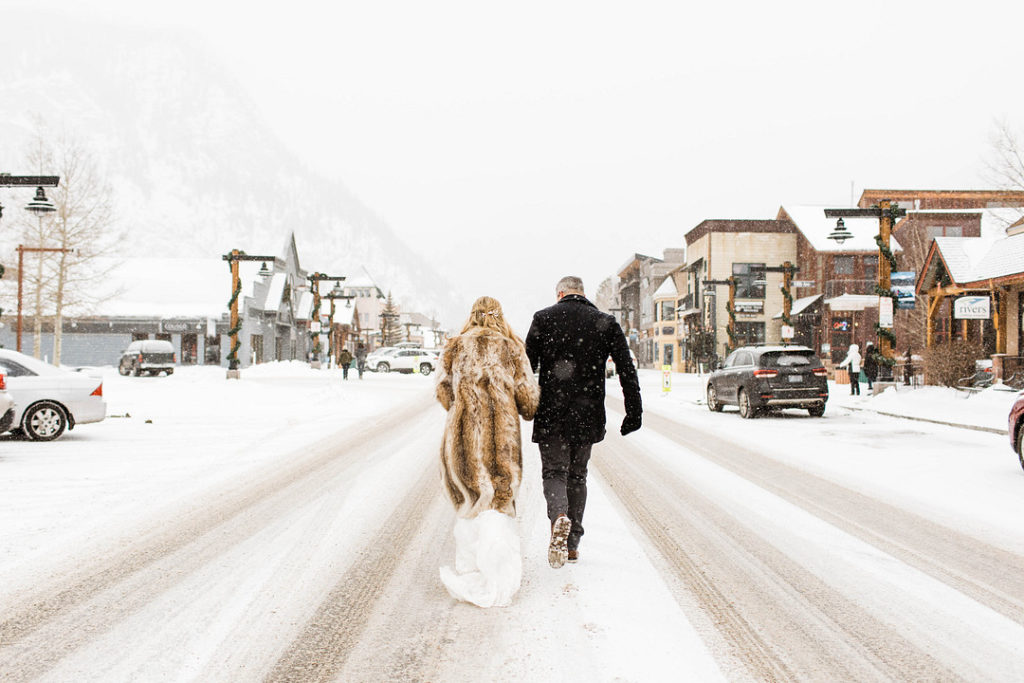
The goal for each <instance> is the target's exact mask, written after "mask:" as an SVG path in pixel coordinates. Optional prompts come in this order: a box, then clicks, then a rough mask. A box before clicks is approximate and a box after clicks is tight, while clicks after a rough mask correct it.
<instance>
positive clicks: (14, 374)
mask: <svg viewBox="0 0 1024 683" xmlns="http://www.w3.org/2000/svg"><path fill="white" fill-rule="evenodd" d="M0 374H3V375H4V376H5V377H6V380H5V382H6V385H7V392H8V393H9V394H10V395H11V398H13V399H14V415H13V418H12V421H11V425H10V428H11V429H12V430H13V429H20V430H21V431H22V432H23V433H24V434H25V436H27V437H28V438H30V439H32V440H33V441H52V440H53V439H56V438H57V437H58V436H60V435H61V434H63V433H64V430H65V429H74V428H75V426H76V425H80V424H86V423H89V422H100V421H102V420H103V419H104V418H106V416H107V402H106V401H105V400H103V380H102V379H100V378H98V377H93V376H90V375H88V374H86V373H84V372H71V371H69V370H64V369H62V368H57V367H54V366H52V365H50V364H48V363H44V362H42V361H41V360H39V359H38V358H33V357H32V356H26V355H25V354H23V353H18V352H17V351H10V350H8V349H0Z"/></svg>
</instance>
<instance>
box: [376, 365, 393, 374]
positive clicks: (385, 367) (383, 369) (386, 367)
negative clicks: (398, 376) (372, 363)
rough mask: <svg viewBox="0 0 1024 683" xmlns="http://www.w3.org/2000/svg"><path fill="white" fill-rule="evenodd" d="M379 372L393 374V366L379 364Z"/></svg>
mask: <svg viewBox="0 0 1024 683" xmlns="http://www.w3.org/2000/svg"><path fill="white" fill-rule="evenodd" d="M377 372H383V373H388V372H391V366H390V365H388V364H387V363H377Z"/></svg>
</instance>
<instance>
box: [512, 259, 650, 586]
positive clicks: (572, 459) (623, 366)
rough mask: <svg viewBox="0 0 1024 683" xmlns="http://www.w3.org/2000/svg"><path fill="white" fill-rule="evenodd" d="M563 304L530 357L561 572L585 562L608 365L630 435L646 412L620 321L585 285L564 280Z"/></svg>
mask: <svg viewBox="0 0 1024 683" xmlns="http://www.w3.org/2000/svg"><path fill="white" fill-rule="evenodd" d="M555 293H556V296H557V297H558V303H556V304H555V305H553V306H550V307H548V308H545V309H543V310H541V311H537V313H535V314H534V316H533V324H532V325H531V326H530V331H529V333H528V334H527V336H526V355H527V356H528V357H529V358H530V364H531V366H532V367H533V369H534V371H539V372H540V406H539V407H538V408H537V415H536V417H535V419H534V423H533V441H534V442H535V443H537V444H538V446H539V447H540V457H541V476H542V478H543V482H544V498H545V500H546V501H547V511H548V519H549V520H550V521H551V540H550V543H549V545H548V564H550V565H551V566H552V567H553V568H556V569H557V568H559V567H561V566H562V565H564V564H565V563H566V561H568V562H576V561H577V560H578V559H579V544H580V538H581V537H582V536H583V534H584V529H583V512H584V509H585V508H586V504H587V464H588V462H589V461H590V452H591V448H592V446H593V444H595V443H597V442H599V441H601V440H602V439H604V436H605V422H606V416H605V411H604V386H605V364H606V362H607V360H608V356H609V355H610V356H611V357H612V360H613V361H614V362H615V370H616V374H618V376H619V383H620V384H621V385H622V393H623V396H624V398H625V404H626V418H625V419H624V420H623V421H622V426H621V428H620V430H619V431H620V432H621V433H622V434H623V435H626V434H629V433H630V432H634V431H636V430H638V429H640V424H641V419H642V413H643V408H642V405H641V400H640V383H639V381H638V380H637V374H636V367H635V366H634V365H633V361H632V358H631V357H630V353H629V344H628V343H627V342H626V336H625V335H624V334H623V333H622V328H621V327H619V324H618V323H617V322H616V321H615V318H614V317H612V316H611V315H609V314H607V313H602V312H601V311H599V310H598V309H597V307H596V306H594V304H592V303H591V302H590V301H589V300H588V299H587V298H586V296H585V295H584V293H583V281H582V280H580V279H579V278H578V277H572V276H570V277H564V278H562V279H561V280H559V281H558V284H557V285H556V287H555Z"/></svg>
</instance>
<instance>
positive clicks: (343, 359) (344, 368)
mask: <svg viewBox="0 0 1024 683" xmlns="http://www.w3.org/2000/svg"><path fill="white" fill-rule="evenodd" d="M338 365H340V366H341V378H342V379H348V369H349V367H351V366H352V352H351V351H349V350H348V349H342V350H341V353H340V354H338Z"/></svg>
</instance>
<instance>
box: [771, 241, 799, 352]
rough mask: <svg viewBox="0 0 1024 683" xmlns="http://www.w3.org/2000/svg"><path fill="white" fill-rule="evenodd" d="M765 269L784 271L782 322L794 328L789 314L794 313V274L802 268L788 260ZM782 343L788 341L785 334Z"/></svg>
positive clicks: (777, 271) (773, 271) (772, 271)
mask: <svg viewBox="0 0 1024 683" xmlns="http://www.w3.org/2000/svg"><path fill="white" fill-rule="evenodd" d="M764 270H765V272H766V273H782V287H780V289H781V290H782V324H783V325H785V326H786V327H789V328H792V326H793V323H792V322H790V318H789V316H790V315H791V314H792V313H793V293H792V291H791V290H792V288H793V275H794V274H795V273H799V272H800V269H799V268H797V267H796V266H794V265H793V264H792V263H790V262H789V261H786V262H785V263H783V264H782V265H781V266H768V267H766V268H765V269H764ZM790 339H792V337H790ZM782 343H783V344H786V343H787V342H786V337H785V336H783V337H782Z"/></svg>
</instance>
